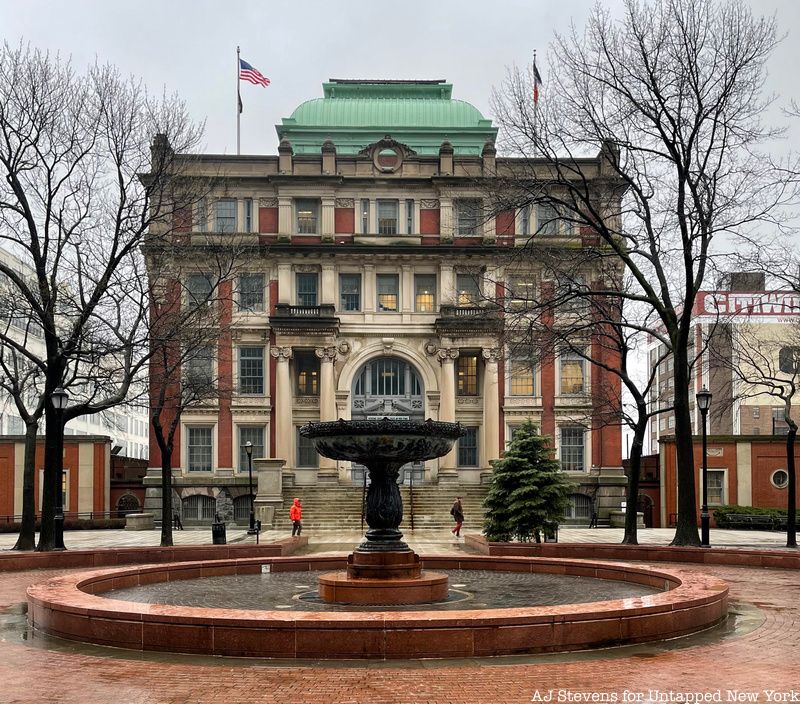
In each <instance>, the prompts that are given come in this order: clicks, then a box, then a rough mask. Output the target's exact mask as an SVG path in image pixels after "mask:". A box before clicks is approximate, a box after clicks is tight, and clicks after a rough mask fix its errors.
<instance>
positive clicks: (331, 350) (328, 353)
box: [314, 346, 336, 362]
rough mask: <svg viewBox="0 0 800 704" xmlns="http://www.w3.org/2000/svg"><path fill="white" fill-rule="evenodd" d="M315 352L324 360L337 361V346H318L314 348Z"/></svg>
mask: <svg viewBox="0 0 800 704" xmlns="http://www.w3.org/2000/svg"><path fill="white" fill-rule="evenodd" d="M314 354H315V355H317V357H319V359H321V360H322V361H323V362H335V361H336V348H335V347H333V346H331V347H317V349H315V350H314Z"/></svg>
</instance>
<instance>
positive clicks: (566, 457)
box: [559, 425, 586, 472]
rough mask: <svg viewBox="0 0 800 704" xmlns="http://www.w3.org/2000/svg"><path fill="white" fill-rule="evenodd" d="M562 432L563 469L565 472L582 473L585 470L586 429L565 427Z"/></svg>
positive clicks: (575, 426)
mask: <svg viewBox="0 0 800 704" xmlns="http://www.w3.org/2000/svg"><path fill="white" fill-rule="evenodd" d="M560 430H561V445H560V448H559V449H560V452H561V469H563V470H564V471H565V472H582V471H583V470H584V469H585V467H584V459H585V449H584V441H585V437H586V429H585V428H584V427H583V426H582V425H563V426H561V429H560Z"/></svg>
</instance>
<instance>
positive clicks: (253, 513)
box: [244, 440, 256, 535]
mask: <svg viewBox="0 0 800 704" xmlns="http://www.w3.org/2000/svg"><path fill="white" fill-rule="evenodd" d="M244 451H245V452H246V453H247V479H248V484H249V486H250V528H249V529H248V531H247V534H248V535H255V534H256V509H255V505H254V503H253V502H254V497H253V443H252V442H250V441H249V440H248V441H247V442H246V443H245V444H244Z"/></svg>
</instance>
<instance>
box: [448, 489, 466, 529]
mask: <svg viewBox="0 0 800 704" xmlns="http://www.w3.org/2000/svg"><path fill="white" fill-rule="evenodd" d="M450 515H451V516H452V517H453V520H454V521H455V522H456V525H455V527H454V528H453V529H452V530H451V531H450V532H451V533H452V534H453V535H455V536H456V538H458V537H460V536H461V525H462V524H463V523H464V507H463V506H462V505H461V497H460V496H456V500H455V501H454V502H453V506H452V508H451V509H450Z"/></svg>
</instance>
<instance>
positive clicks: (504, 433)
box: [145, 79, 625, 523]
mask: <svg viewBox="0 0 800 704" xmlns="http://www.w3.org/2000/svg"><path fill="white" fill-rule="evenodd" d="M277 131H278V135H279V137H280V144H279V146H278V153H277V154H276V155H256V156H222V155H202V156H201V157H200V158H199V159H194V160H193V164H194V165H193V167H192V168H193V169H194V174H195V175H196V176H197V178H198V179H201V178H204V177H209V176H212V175H217V177H216V180H215V181H214V183H215V186H214V188H213V192H212V193H211V194H209V197H208V198H206V199H204V200H203V201H202V202H201V203H200V205H199V207H197V208H196V209H195V211H194V212H193V213H191V214H186V216H185V217H182V218H180V219H179V220H176V222H175V229H176V230H178V231H179V233H180V237H181V238H182V239H181V241H182V242H184V243H185V246H186V255H185V257H184V258H183V260H184V266H185V267H189V269H191V267H192V266H194V270H193V271H189V272H188V273H187V274H186V275H185V280H184V281H183V288H184V290H188V291H190V292H191V290H192V289H193V287H194V286H201V287H202V286H203V285H204V284H203V280H204V271H203V266H204V265H203V258H202V257H203V255H202V247H200V246H199V245H200V244H202V243H205V242H207V241H208V239H209V238H214V241H215V242H217V243H219V242H224V241H225V237H231V238H232V237H233V236H234V235H236V236H238V237H239V239H240V240H242V239H243V240H244V241H246V242H247V243H249V247H250V250H249V251H250V254H249V255H248V264H247V266H248V267H249V269H248V270H247V271H244V272H242V273H240V274H239V275H238V277H237V281H236V282H232V284H231V285H232V286H233V287H234V290H235V292H236V293H235V296H234V302H232V303H223V305H229V306H230V308H231V309H230V310H229V311H228V312H227V314H228V315H229V318H230V320H231V327H230V331H223V332H222V333H221V335H220V341H219V345H218V349H217V350H216V353H215V362H214V364H215V365H216V366H215V367H213V368H214V369H215V371H216V374H217V375H218V378H219V379H220V382H221V383H224V384H225V385H226V386H229V387H231V388H233V389H234V393H233V394H232V395H231V396H230V397H225V398H222V397H220V398H218V399H216V400H215V401H214V402H212V403H203V404H200V405H198V406H196V407H193V408H190V409H188V410H187V411H186V412H185V413H184V414H183V415H182V418H181V423H180V428H179V433H178V435H179V437H178V438H177V440H176V447H179V448H180V451H179V452H176V457H175V460H174V462H173V464H174V467H175V469H174V489H175V493H174V495H173V502H174V505H176V507H177V506H178V505H180V507H181V510H182V512H183V519H184V522H187V521H188V522H190V523H191V522H192V521H198V522H201V521H207V520H209V519H210V518H211V517H212V516H213V515H214V513H215V512H220V513H221V514H223V515H226V516H230V515H233V516H234V517H235V518H236V519H237V520H242V519H244V518H245V517H246V515H247V512H248V502H249V498H248V497H249V489H248V486H247V484H248V478H247V458H246V455H245V452H244V445H245V443H246V442H251V443H252V444H253V447H254V456H255V457H262V456H263V457H267V458H280V459H283V460H285V464H284V466H283V470H282V485H283V487H284V489H285V490H286V491H289V492H296V493H298V494H299V495H302V490H303V489H302V488H303V487H308V488H311V487H345V486H351V487H352V486H354V485H355V486H356V487H360V486H361V483H362V480H363V469H362V468H360V467H358V466H350V465H349V463H343V462H339V463H336V462H333V461H330V460H327V459H325V458H320V457H318V456H317V454H316V452H315V451H314V449H313V448H312V447H311V446H310V445H309V444H308V443H307V442H306V441H305V440H304V439H303V438H302V437H301V436H300V435H299V434H298V428H299V427H300V426H301V425H303V424H304V423H306V422H308V421H313V420H335V419H337V418H346V419H349V418H353V419H355V418H366V419H369V418H382V417H390V418H404V419H412V420H422V419H425V418H429V417H430V418H433V419H438V420H446V421H459V422H461V423H462V424H463V425H464V427H465V435H464V437H463V438H462V439H461V440H460V441H459V442H458V444H457V447H456V448H455V449H454V450H453V451H452V452H451V453H450V454H449V455H447V456H445V457H443V458H440V459H439V460H438V461H432V462H427V463H425V464H420V465H418V466H407V467H405V468H404V470H403V472H402V476H401V480H402V481H403V482H406V483H407V482H409V481H411V480H412V478H413V481H414V484H415V486H417V487H420V488H421V489H422V488H423V487H432V486H447V487H453V488H455V487H458V486H463V487H469V486H472V487H479V486H480V485H481V484H482V483H485V482H486V480H487V478H488V476H489V474H490V472H491V460H493V459H495V458H497V457H499V456H500V455H501V453H502V451H503V447H504V445H505V443H506V441H507V439H509V438H510V437H511V436H512V435H513V433H514V429H515V428H516V427H517V426H519V425H520V424H521V423H522V422H523V421H524V420H525V419H527V418H531V419H532V420H533V422H534V423H535V424H536V425H537V426H538V427H539V429H540V430H541V432H542V433H544V434H547V435H550V436H552V437H553V438H554V443H555V449H556V453H557V456H558V457H559V458H560V460H561V462H562V466H563V468H564V470H565V471H567V472H569V473H570V475H571V476H573V478H574V479H575V481H576V483H577V484H579V486H580V488H579V489H578V490H577V491H576V495H575V497H574V501H573V506H572V508H571V509H570V512H569V516H568V518H569V519H572V520H576V521H579V522H584V521H585V522H586V523H588V521H589V519H590V517H591V513H592V511H593V510H595V509H596V510H598V512H599V515H600V518H601V520H603V519H606V518H607V517H608V514H609V512H610V511H611V510H612V509H618V508H619V504H620V501H621V499H622V496H623V494H624V486H625V478H624V476H623V473H622V469H621V434H620V428H619V426H608V425H603V424H602V423H600V422H599V421H598V420H597V419H596V418H595V414H594V413H593V406H592V394H593V393H594V392H596V391H597V390H599V389H601V388H604V387H613V388H615V389H618V386H619V382H618V380H617V379H616V378H614V377H611V376H609V375H607V374H605V373H604V372H602V371H598V370H596V369H590V367H589V365H588V364H587V363H586V362H585V361H584V360H583V359H582V358H581V357H580V356H578V355H574V354H570V353H569V352H567V351H564V352H563V353H560V352H559V351H556V353H555V354H546V355H545V356H544V357H541V358H539V357H537V355H535V354H532V353H528V354H525V353H520V351H519V350H511V349H509V348H508V347H506V346H505V345H504V342H503V341H504V340H505V334H504V333H506V332H508V330H506V324H505V320H504V317H503V314H502V312H501V308H500V307H498V306H495V305H492V301H495V300H496V299H497V297H498V296H503V295H506V293H505V292H507V291H510V292H511V293H510V294H509V295H512V296H513V295H514V291H517V290H519V291H525V292H526V295H528V296H530V295H534V296H535V295H542V296H544V295H546V292H547V289H548V286H550V285H551V283H550V282H548V281H545V280H543V279H544V277H543V275H542V271H541V270H540V269H539V268H538V264H537V262H536V257H535V256H533V257H526V258H524V259H522V260H519V258H516V257H513V256H511V255H512V254H513V253H514V252H515V251H516V250H517V245H521V244H523V243H526V242H528V241H529V240H530V239H531V237H534V240H535V239H536V238H542V240H543V241H545V242H546V243H547V245H548V246H556V247H557V246H560V245H562V244H563V245H564V246H565V247H571V248H574V247H575V246H576V244H577V245H581V244H582V243H583V242H584V238H585V237H586V236H587V233H584V232H576V231H572V230H569V229H568V228H567V225H566V223H565V222H564V221H561V220H558V218H557V214H556V215H555V216H554V213H553V212H552V211H548V210H547V209H544V208H542V207H539V208H537V207H532V206H527V207H523V208H520V209H518V210H506V211H501V212H494V211H493V210H492V204H491V203H490V202H489V200H488V197H487V189H486V188H485V183H486V182H487V181H490V180H491V179H492V178H493V177H494V176H495V175H496V174H502V175H504V176H508V175H510V174H511V173H513V169H514V167H521V166H522V165H523V162H521V161H514V160H512V159H506V158H502V157H497V156H496V151H495V147H494V141H495V138H496V133H497V129H496V128H495V127H493V126H492V123H491V121H490V120H488V119H486V118H484V117H483V116H482V115H481V114H480V112H479V111H478V110H477V109H476V108H475V107H473V106H472V105H470V104H468V103H465V102H463V101H459V100H454V99H453V98H452V86H451V85H450V84H448V83H445V82H444V81H440V80H431V81H355V80H334V79H331V80H330V81H329V82H328V83H325V84H324V85H323V97H321V98H314V99H311V100H308V101H306V102H304V103H303V104H302V105H300V106H299V107H298V108H297V109H296V110H295V111H294V112H293V113H292V115H291V117H289V118H286V119H284V120H283V121H282V123H281V124H280V125H278V126H277ZM162 147H163V148H168V146H167V145H162ZM604 163H605V162H604V158H603V156H602V155H598V156H597V157H596V158H587V159H584V160H581V163H580V166H581V168H582V169H583V170H584V172H585V173H586V174H587V175H588V176H589V177H590V178H599V177H601V176H604V177H606V176H607V174H604ZM527 166H530V165H529V164H528V165H527ZM540 167H541V168H542V169H544V163H542V164H540ZM533 168H534V169H535V168H536V165H535V164H534V165H533ZM528 173H529V174H530V173H531V172H530V170H529V171H528ZM541 173H542V175H544V171H543V170H542V172H541ZM220 174H224V176H219V175H220ZM607 182H608V181H606V183H607ZM589 234H590V233H589ZM193 245H198V246H193ZM585 278H586V280H587V282H588V281H591V278H592V272H591V271H586V272H585ZM553 315H554V316H556V318H557V317H558V316H560V315H564V316H569V315H574V311H554V312H553ZM223 317H224V314H223ZM586 344H587V345H589V344H592V340H590V339H587V340H586ZM534 359H535V362H532V360H534ZM208 368H209V369H211V368H212V365H211V364H210V365H209V367H208ZM154 373H156V374H157V373H158V370H156V371H155V372H154ZM617 397H618V394H617ZM177 455H179V457H177ZM150 458H151V459H150V470H149V471H148V476H147V477H146V478H145V484H146V486H148V487H149V488H148V497H149V499H148V501H149V504H148V509H150V510H153V511H155V512H158V511H159V510H160V499H159V495H160V494H159V492H160V488H159V481H160V480H159V476H160V468H159V466H158V465H159V461H158V458H159V451H158V447H157V446H156V445H155V442H154V440H153V439H152V438H151V447H150ZM287 487H294V488H289V489H287ZM447 496H448V499H447V500H448V501H452V493H448V494H447ZM448 505H449V504H448ZM231 512H232V513H231ZM444 512H445V513H446V509H444Z"/></svg>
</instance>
